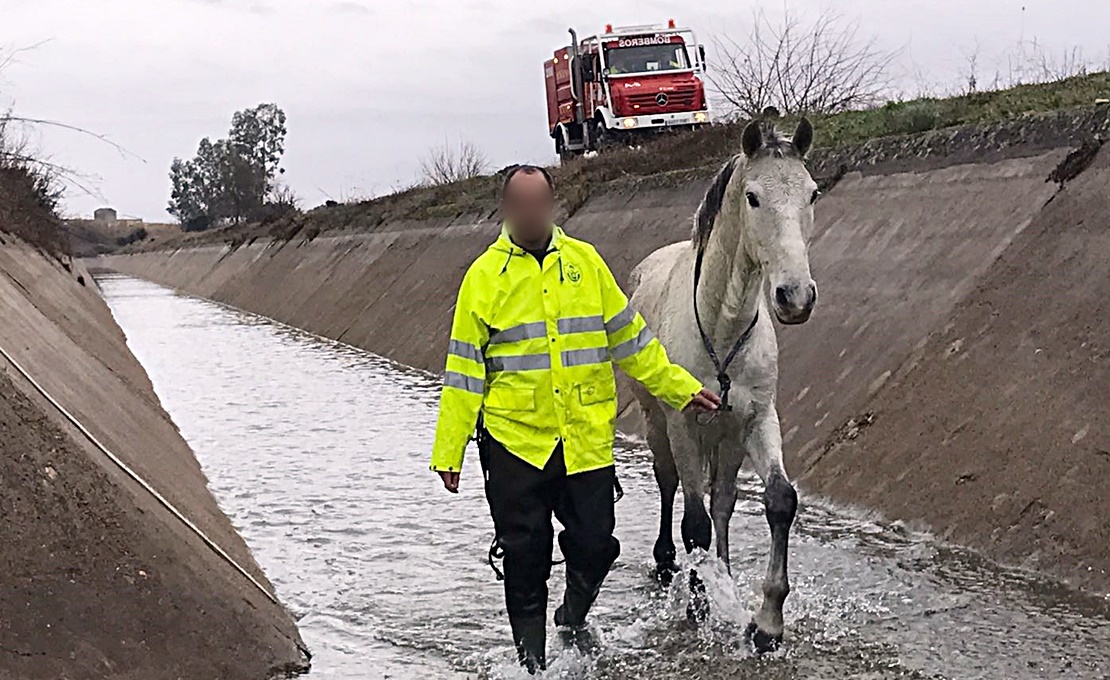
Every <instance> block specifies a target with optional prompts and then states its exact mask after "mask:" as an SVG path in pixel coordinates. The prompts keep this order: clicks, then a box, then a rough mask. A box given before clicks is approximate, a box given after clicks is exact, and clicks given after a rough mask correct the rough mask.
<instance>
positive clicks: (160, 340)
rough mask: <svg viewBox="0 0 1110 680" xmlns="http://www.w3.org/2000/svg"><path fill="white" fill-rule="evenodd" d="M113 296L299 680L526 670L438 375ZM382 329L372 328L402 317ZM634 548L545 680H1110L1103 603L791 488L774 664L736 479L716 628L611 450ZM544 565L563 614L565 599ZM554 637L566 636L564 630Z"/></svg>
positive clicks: (141, 294) (626, 453)
mask: <svg viewBox="0 0 1110 680" xmlns="http://www.w3.org/2000/svg"><path fill="white" fill-rule="evenodd" d="M99 283H100V285H101V287H102V289H103V292H104V296H105V298H106V299H107V301H108V303H109V305H110V306H111V308H112V311H113V313H114V314H115V316H116V319H117V321H118V322H119V324H120V326H121V327H122V328H123V330H124V331H125V333H126V334H127V339H128V343H129V345H130V347H131V349H132V351H133V352H134V353H135V355H136V356H137V357H138V358H139V360H140V361H141V362H142V363H143V365H144V366H145V367H146V370H147V371H148V373H149V374H150V377H151V380H152V381H153V383H154V387H155V390H156V391H157V393H158V395H159V398H160V399H161V400H162V403H163V405H164V406H165V408H166V409H167V410H168V411H169V413H170V414H171V415H172V416H173V418H174V420H175V421H176V422H177V424H178V425H179V427H180V428H181V431H182V433H183V435H184V436H185V438H186V439H187V440H188V441H189V443H190V444H191V445H192V447H193V449H194V450H195V451H196V454H197V456H198V458H199V459H200V462H201V464H202V465H203V467H204V470H205V472H206V473H207V476H208V479H209V482H210V485H211V488H212V491H213V492H214V494H215V495H216V497H217V499H218V500H219V503H220V506H221V507H222V508H223V510H224V511H225V512H226V513H227V514H228V516H230V517H231V519H232V521H233V522H234V524H235V526H236V527H237V528H238V529H239V530H240V532H241V533H242V535H243V536H244V538H245V539H246V541H247V543H248V544H249V545H250V547H251V549H252V550H253V551H254V554H255V556H256V557H257V559H258V562H259V563H260V564H261V565H262V567H263V568H264V569H265V570H266V573H267V574H268V575H269V577H270V579H271V581H272V582H273V583H274V584H275V586H276V588H277V590H278V594H279V596H280V597H281V599H282V600H283V601H284V602H285V603H286V604H287V605H288V606H289V608H290V609H291V610H292V611H293V613H294V614H295V616H296V617H297V618H298V619H299V626H300V629H301V631H302V634H303V636H304V638H305V641H306V642H307V644H308V646H309V647H310V648H311V650H312V651H313V653H314V657H313V670H312V672H311V673H310V674H309V677H310V678H316V679H318V680H322V679H325V678H327V679H339V678H343V679H358V680H363V679H368V678H370V679H373V678H395V679H401V680H410V679H411V680H435V679H439V678H519V677H524V676H523V675H522V674H521V673H520V672H519V671H518V670H517V669H516V667H515V666H514V664H513V663H512V652H511V649H510V644H509V629H508V624H507V621H506V619H505V615H504V608H503V605H502V594H501V589H500V585H499V584H498V583H497V582H496V581H495V580H494V576H493V572H492V571H491V570H490V568H489V566H488V565H487V564H486V561H485V560H486V551H487V548H488V546H489V542H490V540H491V538H492V526H491V523H490V520H489V518H488V514H487V508H486V505H485V501H484V499H483V497H482V493H481V485H480V481H479V473H478V471H477V465H476V463H477V460H476V456H471V457H470V459H469V462H468V463H467V465H466V467H465V469H464V474H463V483H462V492H461V494H460V495H458V496H451V495H449V494H447V493H446V492H444V491H443V490H442V487H441V486H440V484H439V482H438V480H437V478H435V477H434V476H433V475H432V473H430V472H429V471H428V454H429V450H430V446H431V440H432V432H433V427H434V423H435V416H436V402H437V398H438V387H439V386H438V379H437V378H435V377H434V376H429V375H427V374H425V373H421V372H418V371H414V370H411V369H408V368H405V367H403V366H399V365H396V364H394V363H391V362H389V361H387V360H385V359H382V358H381V357H378V356H375V355H373V354H369V353H366V352H363V351H360V350H357V349H354V348H351V347H348V346H344V345H341V344H338V343H334V342H330V341H327V340H324V339H321V338H318V337H315V336H312V335H310V334H307V333H303V332H300V331H297V330H294V329H291V328H289V327H286V326H283V325H280V324H277V323H275V322H272V321H270V320H268V319H265V318H261V317H258V316H253V315H250V314H246V313H243V312H240V311H237V310H233V309H229V308H226V307H223V306H220V305H217V304H214V303H211V302H207V301H203V300H198V299H194V298H189V297H184V296H181V295H177V294H175V293H174V292H172V291H170V290H167V289H165V288H161V287H158V286H155V285H153V284H150V283H146V282H143V281H139V280H135V279H130V278H124V277H118V276H105V277H103V278H101V279H100V280H99ZM389 322H390V321H389V320H388V319H383V323H389ZM617 458H618V466H619V467H618V469H619V472H620V475H621V479H622V481H623V486H624V489H625V492H626V495H625V497H624V499H623V500H622V501H621V502H620V503H619V504H618V506H617V516H618V536H619V538H620V539H621V542H622V546H623V554H622V555H621V557H620V559H619V561H618V563H617V565H616V567H615V569H614V571H613V573H612V576H611V577H610V579H609V580H608V582H607V583H606V587H605V589H604V590H603V592H602V595H601V598H600V600H599V602H598V604H597V606H596V608H595V613H594V616H593V619H594V621H595V622H596V625H597V627H598V630H599V634H600V636H601V639H602V642H603V651H602V652H601V654H600V656H598V657H596V658H586V657H582V656H580V655H578V654H576V653H574V652H571V651H566V650H563V649H561V648H560V646H559V644H558V642H557V640H555V639H552V640H551V642H550V647H551V652H550V655H551V656H552V657H553V663H552V668H551V669H550V670H549V671H548V672H547V673H546V674H545V677H548V678H583V679H587V678H590V679H592V678H599V679H600V678H661V679H663V678H676V679H677V678H681V679H683V680H694V679H710V678H815V679H817V678H820V679H832V678H863V679H868V680H871V679H876V680H877V679H885V678H952V679H960V680H964V679H970V678H990V679H995V678H998V679H1019V678H1030V679H1032V678H1038V679H1039V678H1096V679H1100V678H1110V603H1108V601H1107V600H1106V599H1104V598H1099V597H1095V596H1089V595H1082V594H1079V593H1076V592H1073V591H1071V590H1069V589H1066V588H1064V587H1061V586H1058V585H1056V584H1053V583H1051V582H1047V581H1044V580H1041V579H1038V578H1036V577H1033V576H1030V575H1028V574H1024V573H1021V572H1017V571H1013V570H1007V569H1002V568H999V567H998V566H996V565H994V564H992V563H990V562H988V561H985V560H983V559H981V558H979V557H978V556H976V555H975V554H974V553H971V552H968V551H963V550H959V549H953V548H950V547H946V546H944V545H941V544H939V543H938V542H936V541H935V540H933V539H932V538H930V537H929V536H928V535H926V534H923V533H919V532H915V531H912V530H910V529H908V528H907V527H905V526H902V525H900V524H895V523H888V522H883V521H880V520H878V519H876V518H873V517H870V516H868V515H867V514H864V513H861V512H858V511H851V510H847V509H843V508H837V507H833V506H829V505H825V504H821V503H819V502H816V501H814V500H813V499H809V498H807V497H806V495H805V494H804V493H803V494H802V508H801V510H800V514H799V517H798V521H797V524H796V525H795V529H794V532H793V541H792V543H791V554H790V566H791V580H792V585H793V592H792V593H791V595H790V598H789V599H788V601H787V606H786V615H787V625H788V630H787V639H786V644H785V646H784V649H783V650H781V651H779V652H777V653H775V654H773V655H770V656H767V657H762V658H759V657H755V656H753V655H751V654H750V653H749V652H748V650H747V648H746V646H745V644H744V636H743V632H744V628H745V626H746V624H747V621H748V614H747V612H748V611H750V610H751V609H752V608H753V607H754V606H755V605H756V604H757V603H758V601H759V597H758V594H757V593H758V583H759V580H760V578H761V575H762V573H763V571H764V569H765V564H766V557H767V550H768V532H767V525H766V522H765V520H764V518H763V516H762V510H761V502H760V487H759V485H758V484H757V483H756V482H755V480H753V479H752V478H748V477H745V478H743V479H742V480H741V487H742V492H741V498H740V501H739V503H738V507H737V513H736V515H735V517H734V520H733V523H732V552H733V575H732V577H729V576H727V575H726V574H724V573H723V572H722V571H721V570H720V569H719V568H715V566H714V564H713V561H712V560H710V559H708V558H706V557H704V556H700V557H698V556H695V558H693V561H694V562H701V563H704V564H702V566H701V572H702V573H703V574H704V573H708V574H709V575H710V576H709V578H708V582H709V583H708V585H709V592H710V596H711V598H712V614H711V619H710V621H709V623H708V624H706V625H705V626H703V627H701V628H698V629H694V628H691V627H690V626H689V624H687V622H686V616H685V600H684V597H685V593H684V589H683V588H682V587H678V586H676V587H674V588H673V589H663V588H661V587H660V586H658V585H657V584H656V583H655V582H654V581H653V580H652V578H651V576H650V573H651V568H652V558H651V548H652V543H653V541H654V539H655V527H656V522H657V495H656V491H655V485H654V480H653V477H652V472H651V462H650V456H649V454H648V452H647V451H646V450H645V449H644V447H642V446H640V445H638V444H636V443H634V442H624V441H622V442H620V443H619V444H618V450H617ZM561 577H562V569H561V568H560V567H556V568H555V573H554V575H553V579H552V586H553V588H552V601H553V602H555V601H557V598H559V597H561V593H562V587H561V584H560V582H559V581H560V578H561ZM552 637H553V638H554V636H552Z"/></svg>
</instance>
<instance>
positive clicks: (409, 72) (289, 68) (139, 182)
mask: <svg viewBox="0 0 1110 680" xmlns="http://www.w3.org/2000/svg"><path fill="white" fill-rule="evenodd" d="M761 6H762V7H764V8H765V9H766V11H767V12H768V13H771V14H776V15H779V14H781V13H782V12H783V9H784V7H788V8H789V9H790V10H791V11H794V12H796V13H801V14H803V15H813V14H816V13H818V12H820V11H821V10H822V9H823V8H825V7H827V6H828V4H827V3H825V2H820V1H818V0H787V1H786V2H785V3H783V2H781V0H780V1H779V2H769V3H762V4H761V3H759V2H754V1H748V0H699V1H698V2H695V3H690V2H678V1H675V0H670V1H666V2H664V1H663V0H635V1H633V0H624V1H623V2H614V1H608V0H561V1H560V2H555V3H550V2H548V3H538V2H525V1H524V0H400V1H398V2H386V1H385V0H0V17H2V19H0V48H3V49H5V50H7V51H9V52H10V51H11V50H13V49H17V48H24V47H29V46H32V45H38V47H36V48H35V49H32V50H28V51H25V52H22V53H20V54H19V55H17V57H18V58H17V60H16V61H15V63H13V64H11V65H9V66H8V68H7V69H6V70H5V71H4V72H3V73H2V74H0V105H10V104H14V106H15V109H16V111H17V112H18V113H19V114H20V115H23V116H27V117H36V118H45V119H51V120H57V121H63V122H65V123H68V124H72V125H76V126H80V127H83V128H87V129H89V130H93V131H95V132H97V133H100V134H104V135H107V136H108V137H109V138H110V139H111V140H113V141H114V142H117V143H118V144H120V145H122V146H123V147H125V148H126V149H127V150H128V151H129V152H131V153H133V154H134V156H128V155H121V154H120V153H119V152H118V151H116V150H114V149H113V148H112V147H110V146H108V145H105V144H103V143H102V142H99V141H96V140H94V139H90V138H88V137H84V136H82V135H79V134H76V133H72V132H66V131H63V130H58V129H49V128H46V129H43V130H41V131H40V132H38V133H36V143H37V145H38V146H39V148H40V149H42V150H43V152H45V153H46V154H47V155H48V156H50V157H51V158H52V159H53V160H55V161H56V162H59V163H62V164H65V165H67V166H70V167H73V168H76V169H78V170H79V171H81V172H83V173H85V174H86V175H90V176H94V180H93V184H94V185H95V187H96V188H97V190H98V191H99V193H100V194H102V197H90V196H85V195H82V194H81V193H80V192H77V191H71V192H70V194H69V196H68V198H67V202H66V208H67V210H68V211H69V212H70V213H72V214H87V213H90V212H91V211H92V209H93V208H95V207H97V206H99V205H100V204H102V203H103V202H107V203H108V204H110V205H113V206H115V207H116V208H117V209H118V210H119V211H120V213H121V214H124V215H129V216H136V217H142V218H145V219H147V220H151V221H156V220H165V219H167V216H166V214H165V212H164V208H165V205H166V201H167V198H168V194H169V182H168V179H167V170H168V168H169V164H170V162H171V160H172V159H173V157H174V156H191V155H192V154H193V152H194V151H195V149H196V143H197V141H199V139H200V138H201V137H204V136H211V137H220V136H223V135H224V134H225V133H226V130H227V127H228V124H229V121H230V118H231V114H232V113H233V112H234V111H236V110H238V109H243V108H246V107H249V106H254V105H256V104H258V103H261V102H275V103H277V104H278V105H280V106H281V107H283V108H284V109H285V111H286V113H287V114H288V118H289V120H288V128H289V133H288V138H287V152H286V156H285V161H284V166H285V168H286V170H287V172H286V176H285V177H286V179H287V181H288V182H289V183H290V184H291V185H292V187H293V188H294V189H295V190H296V192H297V193H298V194H299V195H300V196H301V197H302V198H303V199H304V202H305V204H306V205H307V206H313V205H317V204H319V203H322V202H323V201H324V200H326V199H327V198H329V197H331V198H335V199H337V200H343V199H346V198H352V197H358V196H367V195H375V194H381V193H387V192H389V191H390V190H391V189H392V188H395V187H399V186H402V185H405V184H406V183H409V182H411V181H412V180H413V179H414V178H415V176H416V174H417V168H418V166H419V157H420V155H421V154H422V153H424V152H425V151H426V150H427V149H428V148H429V147H431V146H434V145H437V144H442V143H443V142H444V141H445V140H451V141H456V140H460V139H465V140H470V141H472V142H474V143H475V144H477V145H478V146H480V147H481V148H482V149H483V150H484V151H485V152H486V154H487V155H488V156H489V157H490V160H491V162H492V164H493V165H494V166H495V167H502V166H504V165H507V164H509V163H511V162H518V161H550V160H553V158H554V154H553V152H552V150H551V142H550V140H549V139H548V137H547V135H546V113H545V105H544V90H543V77H542V74H543V70H542V63H543V61H544V59H546V58H548V57H549V56H550V55H551V52H552V51H553V49H554V48H556V47H558V46H560V45H563V44H565V40H566V29H567V27H568V26H574V27H576V28H577V29H578V30H579V32H580V34H585V33H588V32H593V31H595V30H597V29H598V28H600V27H601V26H603V25H604V24H605V23H609V22H611V23H614V24H618V25H620V24H622V23H623V24H640V23H652V22H665V21H666V20H667V19H668V18H670V17H675V18H676V19H678V20H679V21H680V22H681V23H684V24H688V25H690V26H692V27H694V28H695V29H697V30H698V31H699V33H700V35H699V38H701V39H702V41H703V42H707V43H708V42H710V39H711V37H712V36H713V35H714V34H717V33H721V34H730V35H734V36H740V35H743V34H744V32H745V31H746V30H747V28H748V26H749V24H750V22H751V17H752V12H753V10H754V9H755V8H757V7H761ZM835 6H836V8H837V10H838V11H839V12H840V13H841V14H842V15H844V16H846V17H848V18H851V19H858V20H859V21H860V22H861V24H862V32H863V33H866V34H868V35H874V36H877V37H878V39H879V40H880V42H881V43H882V45H883V46H885V47H886V48H889V49H901V50H902V52H901V55H900V58H899V74H898V75H899V76H900V77H901V86H902V88H903V89H904V90H905V91H907V92H909V91H912V90H914V89H915V88H918V87H920V86H922V85H924V84H928V85H929V86H938V85H941V86H943V85H949V84H956V83H958V82H959V80H960V74H961V72H962V71H963V69H964V68H965V63H966V56H967V55H968V54H969V53H971V52H973V51H975V50H978V52H979V54H980V62H981V63H983V64H984V66H983V67H982V70H983V71H991V72H993V70H994V68H995V66H994V65H995V64H1001V63H1004V59H1005V55H1006V54H1007V50H1009V49H1010V48H1011V47H1012V46H1013V45H1015V44H1016V43H1017V42H1018V41H1019V40H1021V39H1022V37H1023V36H1024V38H1025V39H1026V40H1030V39H1033V38H1036V39H1037V40H1038V41H1039V43H1040V44H1042V45H1044V46H1046V47H1047V48H1048V49H1050V50H1051V51H1052V53H1054V54H1062V53H1063V52H1064V51H1065V50H1066V49H1068V48H1072V47H1078V48H1081V49H1082V50H1083V53H1084V54H1085V56H1086V57H1087V58H1089V59H1091V60H1094V61H1098V62H1100V63H1105V62H1106V59H1107V56H1108V54H1107V49H1108V46H1110V34H1108V33H1107V27H1108V26H1110V3H1107V2H1105V0H1027V1H1025V2H1022V1H1021V0H1013V1H1010V0H974V2H970V1H968V0H920V1H919V0H898V1H897V2H892V1H891V0H837V2H836V3H835ZM988 76H990V77H993V73H989V74H988V73H984V74H981V76H980V79H981V80H985V79H987V77H988ZM926 81H927V82H926ZM136 157H137V158H136Z"/></svg>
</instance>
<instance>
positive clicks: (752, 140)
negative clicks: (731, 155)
mask: <svg viewBox="0 0 1110 680" xmlns="http://www.w3.org/2000/svg"><path fill="white" fill-rule="evenodd" d="M742 144H743V147H744V155H745V156H747V157H748V158H755V155H756V153H758V152H759V150H760V149H762V148H763V129H762V128H761V127H760V122H759V120H753V121H752V122H750V123H748V127H746V128H744V141H743V143H742Z"/></svg>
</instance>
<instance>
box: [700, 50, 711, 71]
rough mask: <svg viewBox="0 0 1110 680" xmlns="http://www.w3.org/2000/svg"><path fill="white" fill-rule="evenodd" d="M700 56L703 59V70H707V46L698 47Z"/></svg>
mask: <svg viewBox="0 0 1110 680" xmlns="http://www.w3.org/2000/svg"><path fill="white" fill-rule="evenodd" d="M698 55H699V56H700V57H701V70H703V71H705V70H707V69H708V68H709V67H708V65H707V64H706V61H705V45H698Z"/></svg>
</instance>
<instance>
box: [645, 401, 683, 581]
mask: <svg viewBox="0 0 1110 680" xmlns="http://www.w3.org/2000/svg"><path fill="white" fill-rule="evenodd" d="M644 415H645V416H646V418H647V427H648V436H647V438H648V446H649V447H650V448H651V452H652V454H653V456H654V458H655V482H656V483H657V484H658V485H659V500H660V507H659V538H657V539H656V540H655V549H654V550H653V551H652V553H653V555H654V557H655V575H656V577H657V578H658V579H659V580H660V581H661V582H662V583H663V584H670V582H671V578H672V577H673V576H674V574H675V572H677V571H678V565H676V564H675V549H674V538H673V536H672V533H671V532H672V531H673V526H674V497H675V494H676V493H678V468H677V467H675V464H674V453H673V452H672V451H671V440H670V439H669V438H668V437H667V418H666V416H665V415H664V414H663V412H662V411H661V410H660V409H659V408H658V406H655V407H653V408H650V409H648V408H645V409H644Z"/></svg>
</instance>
